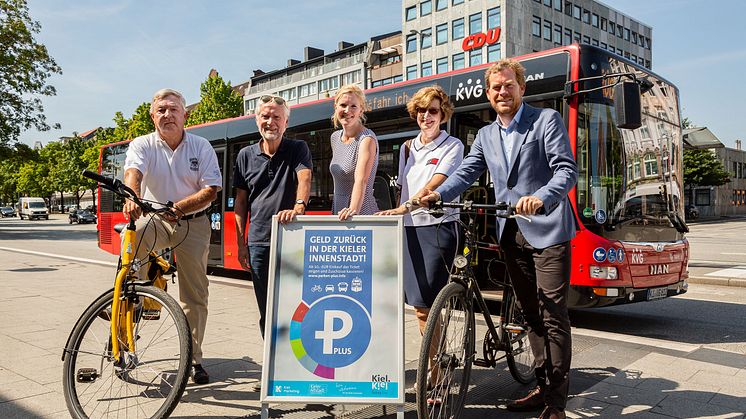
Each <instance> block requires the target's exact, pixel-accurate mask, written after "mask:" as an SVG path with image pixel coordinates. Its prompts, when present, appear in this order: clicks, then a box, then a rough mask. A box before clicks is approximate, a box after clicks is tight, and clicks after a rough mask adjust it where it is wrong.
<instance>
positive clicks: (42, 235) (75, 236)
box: [0, 220, 98, 241]
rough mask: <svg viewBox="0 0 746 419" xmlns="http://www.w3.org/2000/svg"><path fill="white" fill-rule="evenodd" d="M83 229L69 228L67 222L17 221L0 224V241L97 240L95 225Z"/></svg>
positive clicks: (74, 226) (76, 226)
mask: <svg viewBox="0 0 746 419" xmlns="http://www.w3.org/2000/svg"><path fill="white" fill-rule="evenodd" d="M84 226H87V225H85V224H84ZM83 228H85V230H81V229H80V228H78V225H77V224H74V225H73V226H68V224H67V222H65V224H62V223H60V222H54V221H52V220H50V221H46V220H39V221H27V220H23V221H20V220H17V221H15V222H13V223H0V240H9V241H10V240H13V241H28V240H50V241H59V240H65V241H70V240H93V241H95V240H97V235H98V231H97V230H96V226H95V225H93V226H90V227H88V228H86V227H83ZM60 230H64V234H60Z"/></svg>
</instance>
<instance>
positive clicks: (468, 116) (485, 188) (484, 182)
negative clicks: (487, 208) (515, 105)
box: [449, 109, 495, 203]
mask: <svg viewBox="0 0 746 419" xmlns="http://www.w3.org/2000/svg"><path fill="white" fill-rule="evenodd" d="M494 115H495V112H494V111H492V110H491V109H478V110H473V111H467V112H460V113H457V114H455V115H454V116H453V118H452V119H451V126H450V127H449V129H450V131H449V132H450V134H451V135H453V136H454V137H456V138H458V139H460V140H461V141H462V142H463V143H464V153H466V154H468V153H469V150H470V149H471V146H472V144H474V141H475V140H476V138H477V131H479V129H480V128H482V127H484V126H486V125H489V124H490V123H492V121H494V120H495V119H494ZM493 197H494V193H493V191H492V189H491V181H490V175H489V172H487V171H485V173H484V174H483V175H482V176H481V177H480V178H479V180H478V181H477V182H476V183H475V184H474V185H472V187H471V188H469V189H468V190H467V191H466V192H465V193H464V195H463V198H464V199H465V200H470V201H474V202H475V203H488V202H492V201H493V200H494V198H493Z"/></svg>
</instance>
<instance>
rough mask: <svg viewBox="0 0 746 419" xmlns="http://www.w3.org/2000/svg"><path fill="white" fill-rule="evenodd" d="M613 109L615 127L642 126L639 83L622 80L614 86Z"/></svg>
mask: <svg viewBox="0 0 746 419" xmlns="http://www.w3.org/2000/svg"><path fill="white" fill-rule="evenodd" d="M614 109H615V110H616V126H617V127H619V128H622V129H637V128H640V127H641V126H642V111H641V104H640V85H639V84H637V82H634V81H622V82H619V83H618V84H617V85H616V86H614Z"/></svg>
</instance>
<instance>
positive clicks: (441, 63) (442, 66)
mask: <svg viewBox="0 0 746 419" xmlns="http://www.w3.org/2000/svg"><path fill="white" fill-rule="evenodd" d="M435 71H436V72H437V73H438V74H440V73H446V72H448V57H441V58H438V60H437V61H436V62H435Z"/></svg>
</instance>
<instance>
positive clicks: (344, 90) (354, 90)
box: [332, 84, 368, 128]
mask: <svg viewBox="0 0 746 419" xmlns="http://www.w3.org/2000/svg"><path fill="white" fill-rule="evenodd" d="M343 95H353V96H355V97H356V98H357V100H358V102H360V108H361V109H362V110H361V113H360V120H361V121H362V122H363V124H364V123H365V121H366V120H367V119H366V117H365V111H367V110H368V102H366V101H365V93H363V89H361V88H360V86H358V85H357V84H346V85H344V86H342V87H341V88H340V89H339V90H338V91H337V94H336V95H334V107H335V108H336V107H337V102H339V99H340V98H341V97H342V96H343ZM332 123H333V124H334V128H338V127H339V120H338V119H337V112H334V111H332Z"/></svg>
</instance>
